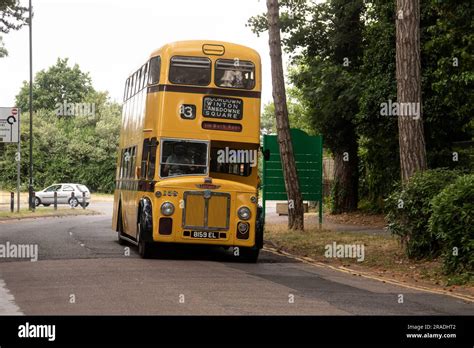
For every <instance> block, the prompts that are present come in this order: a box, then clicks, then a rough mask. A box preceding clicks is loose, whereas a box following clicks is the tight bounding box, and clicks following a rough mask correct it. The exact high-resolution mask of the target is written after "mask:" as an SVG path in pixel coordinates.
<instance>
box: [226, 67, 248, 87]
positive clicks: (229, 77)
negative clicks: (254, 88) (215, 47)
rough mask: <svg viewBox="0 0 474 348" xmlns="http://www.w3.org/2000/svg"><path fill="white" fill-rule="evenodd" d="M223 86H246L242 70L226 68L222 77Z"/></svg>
mask: <svg viewBox="0 0 474 348" xmlns="http://www.w3.org/2000/svg"><path fill="white" fill-rule="evenodd" d="M221 87H233V88H244V77H243V75H242V71H239V70H226V71H225V73H224V76H222V78H221Z"/></svg>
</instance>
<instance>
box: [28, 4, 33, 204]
mask: <svg viewBox="0 0 474 348" xmlns="http://www.w3.org/2000/svg"><path fill="white" fill-rule="evenodd" d="M29 5H30V6H29V12H30V22H29V25H30V100H29V106H30V178H29V186H28V197H29V199H28V201H29V207H30V210H33V209H34V204H35V202H33V192H34V188H33V29H32V27H33V14H32V6H31V0H30V4H29Z"/></svg>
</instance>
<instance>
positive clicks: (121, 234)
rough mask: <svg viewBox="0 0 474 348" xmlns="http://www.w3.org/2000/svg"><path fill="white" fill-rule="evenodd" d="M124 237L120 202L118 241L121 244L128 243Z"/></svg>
mask: <svg viewBox="0 0 474 348" xmlns="http://www.w3.org/2000/svg"><path fill="white" fill-rule="evenodd" d="M122 237H123V221H122V205H121V204H120V205H119V210H118V214H117V241H118V243H119V244H120V245H125V244H127V242H126V241H125V240H124V239H123V238H122Z"/></svg>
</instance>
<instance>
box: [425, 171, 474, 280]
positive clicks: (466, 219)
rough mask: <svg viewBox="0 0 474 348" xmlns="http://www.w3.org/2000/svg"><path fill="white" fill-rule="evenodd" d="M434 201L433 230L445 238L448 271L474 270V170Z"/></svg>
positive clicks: (445, 256) (444, 253)
mask: <svg viewBox="0 0 474 348" xmlns="http://www.w3.org/2000/svg"><path fill="white" fill-rule="evenodd" d="M431 205H432V211H433V213H432V215H431V218H430V219H429V230H430V233H431V234H432V235H434V236H436V238H437V239H438V240H439V241H440V242H441V245H442V251H443V259H444V268H445V270H446V272H447V273H464V272H473V270H474V174H470V175H464V176H460V177H459V178H458V179H457V180H456V181H455V182H454V183H453V184H451V185H448V186H447V187H445V188H444V189H443V190H442V191H441V192H440V193H439V194H438V195H437V196H436V197H434V198H433V200H432V202H431Z"/></svg>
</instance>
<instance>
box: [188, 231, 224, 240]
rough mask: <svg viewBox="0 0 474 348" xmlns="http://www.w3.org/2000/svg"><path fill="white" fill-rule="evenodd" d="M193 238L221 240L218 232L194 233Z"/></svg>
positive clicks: (192, 233)
mask: <svg viewBox="0 0 474 348" xmlns="http://www.w3.org/2000/svg"><path fill="white" fill-rule="evenodd" d="M191 237H192V238H199V239H219V233H217V232H205V231H192V232H191Z"/></svg>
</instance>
